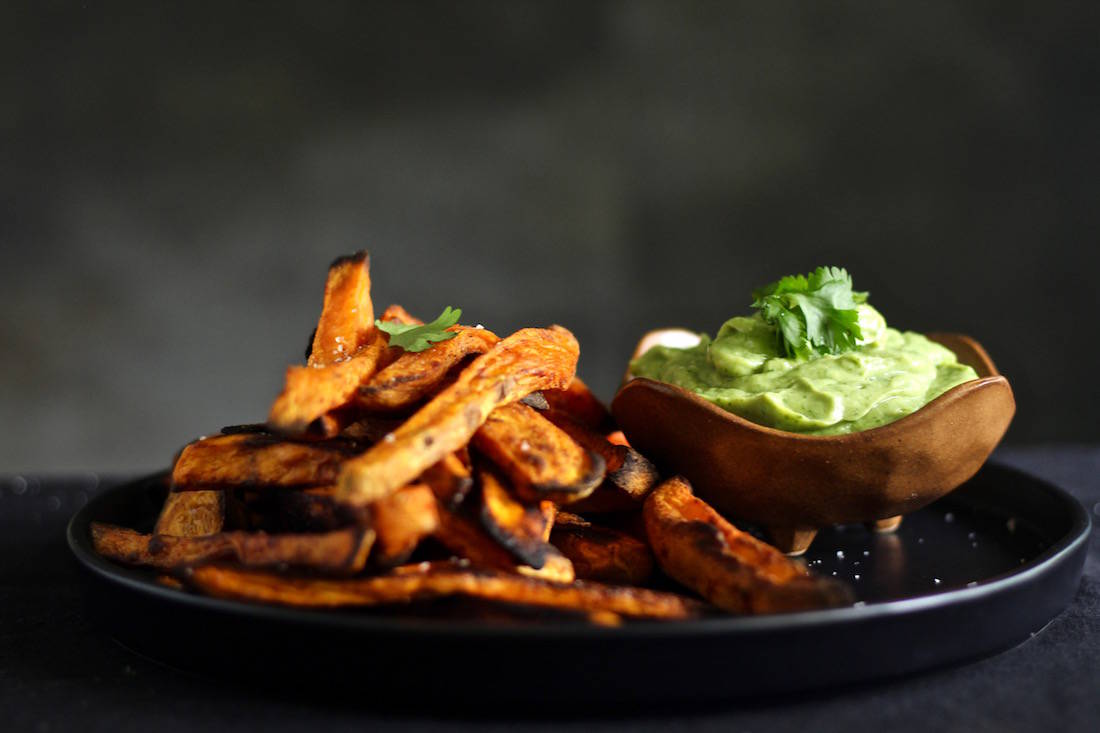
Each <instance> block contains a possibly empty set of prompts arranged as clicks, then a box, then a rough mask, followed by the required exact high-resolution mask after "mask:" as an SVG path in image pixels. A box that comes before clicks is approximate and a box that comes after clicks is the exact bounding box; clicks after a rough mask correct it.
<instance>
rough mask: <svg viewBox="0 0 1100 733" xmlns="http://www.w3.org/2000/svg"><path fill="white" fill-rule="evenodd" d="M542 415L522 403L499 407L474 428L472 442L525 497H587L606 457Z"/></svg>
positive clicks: (531, 499)
mask: <svg viewBox="0 0 1100 733" xmlns="http://www.w3.org/2000/svg"><path fill="white" fill-rule="evenodd" d="M543 414H544V413H540V412H539V411H537V410H535V409H534V408H532V407H528V406H527V405H523V404H519V403H515V404H510V405H504V406H503V407H498V408H497V409H495V410H493V412H492V414H490V415H489V419H488V420H486V421H485V424H484V425H482V426H481V427H480V428H478V430H477V432H476V433H474V438H473V443H472V445H473V447H474V448H476V449H477V451H478V452H479V453H481V454H482V455H484V456H485V457H486V458H488V459H489V460H490V461H492V462H493V463H494V464H496V465H497V466H498V467H499V468H500V470H501V472H502V473H504V475H505V476H507V477H508V479H509V481H511V483H512V485H513V486H514V487H515V490H516V492H517V493H518V494H519V495H520V496H521V497H522V498H523V499H525V500H526V501H529V502H534V501H538V500H540V499H552V500H554V501H557V502H561V503H571V502H575V501H577V500H578V499H583V498H584V497H586V496H588V495H589V494H591V493H592V491H593V489H595V488H596V487H597V486H599V484H600V481H601V480H602V479H603V477H604V468H605V466H604V461H603V459H602V458H601V457H600V455H599V454H598V453H596V452H595V451H592V450H589V449H588V448H586V447H585V446H583V445H579V444H578V443H577V441H575V440H574V439H573V438H571V437H570V436H569V435H568V433H566V432H565V431H563V430H561V429H560V428H558V427H557V426H556V425H554V423H552V422H550V421H549V420H547V419H546V418H545V417H543ZM604 442H605V443H606V442H607V441H604ZM608 445H610V443H608Z"/></svg>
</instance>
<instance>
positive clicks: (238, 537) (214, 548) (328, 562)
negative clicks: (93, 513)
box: [92, 522, 374, 574]
mask: <svg viewBox="0 0 1100 733" xmlns="http://www.w3.org/2000/svg"><path fill="white" fill-rule="evenodd" d="M373 542H374V531H373V530H371V529H368V528H362V527H349V528H347V529H342V530H337V531H335V532H328V533H326V534H265V533H263V532H257V533H249V532H221V533H219V534H213V535H207V536H205V537H172V536H167V535H147V534H141V533H139V532H135V531H134V530H132V529H126V528H125V527H116V526H114V525H110V524H102V523H100V522H93V523H92V544H93V545H94V547H95V549H96V552H98V553H99V554H100V555H103V556H104V557H107V558H110V559H112V560H115V561H117V562H121V563H125V564H127V565H138V566H141V567H150V568H157V569H160V570H171V569H175V568H181V567H184V566H187V565H195V564H200V563H206V562H212V561H214V560H234V561H236V562H238V563H240V564H241V565H245V566H260V567H265V566H282V565H289V566H294V567H303V568H310V569H313V570H318V571H323V572H329V573H341V574H344V573H355V572H358V571H360V570H362V569H363V566H364V564H365V563H366V561H367V555H368V553H369V552H370V548H371V545H372V544H373Z"/></svg>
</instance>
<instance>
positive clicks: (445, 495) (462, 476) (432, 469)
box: [420, 453, 474, 509]
mask: <svg viewBox="0 0 1100 733" xmlns="http://www.w3.org/2000/svg"><path fill="white" fill-rule="evenodd" d="M420 480H421V481H423V482H424V483H425V484H427V485H428V487H429V488H431V490H432V493H433V494H435V498H436V500H437V501H438V502H439V503H440V505H442V506H443V507H444V508H445V509H455V508H457V507H458V505H459V504H461V503H462V500H463V499H465V498H466V494H468V493H469V492H470V489H471V488H473V485H474V480H473V478H472V477H471V476H470V469H469V468H467V467H466V464H465V463H463V461H462V459H461V458H459V457H458V454H456V453H449V454H447V455H445V456H443V460H441V461H439V462H438V463H436V464H433V465H431V466H428V468H426V469H425V470H424V473H422V474H420Z"/></svg>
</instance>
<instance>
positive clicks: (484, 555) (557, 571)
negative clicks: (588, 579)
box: [433, 507, 575, 583]
mask: <svg viewBox="0 0 1100 733" xmlns="http://www.w3.org/2000/svg"><path fill="white" fill-rule="evenodd" d="M433 537H434V538H435V540H436V541H437V542H438V543H439V544H441V545H443V546H444V547H445V548H447V549H448V550H450V551H451V552H453V553H454V554H455V556H456V557H459V558H463V559H466V560H469V561H470V562H471V563H473V564H474V565H476V566H478V567H489V568H496V569H498V570H507V571H510V572H516V573H521V574H524V575H530V576H532V577H538V578H543V579H545V580H553V581H556V582H559V583H570V582H572V581H573V579H574V577H575V574H574V572H573V564H572V563H571V562H569V560H568V559H567V558H566V557H565V556H564V555H562V554H561V553H560V552H558V551H557V549H556V548H554V547H553V546H552V545H547V546H546V549H545V550H544V551H543V562H542V566H541V567H539V568H533V567H531V566H529V565H517V564H516V558H515V557H514V556H513V554H512V553H511V552H509V551H508V550H507V549H505V548H504V547H503V546H502V545H501V544H500V543H499V542H497V540H496V539H494V538H493V537H491V536H490V535H489V534H488V533H487V532H486V531H485V530H484V528H482V526H481V524H480V522H479V521H478V520H477V519H472V518H470V517H468V516H466V515H465V514H464V513H462V512H458V511H453V510H449V509H445V508H443V507H440V508H439V527H438V528H437V529H436V531H435V534H434V535H433Z"/></svg>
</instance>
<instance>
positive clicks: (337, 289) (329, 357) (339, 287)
mask: <svg viewBox="0 0 1100 733" xmlns="http://www.w3.org/2000/svg"><path fill="white" fill-rule="evenodd" d="M373 333H374V307H373V305H372V303H371V299H370V256H369V255H368V254H367V253H366V252H356V253H355V254H353V255H348V256H346V257H340V258H339V259H337V260H336V261H334V262H333V263H332V264H331V265H329V268H328V278H327V279H326V281H325V300H324V304H323V305H322V306H321V317H320V319H318V321H317V330H316V331H314V333H313V345H312V347H311V348H310V352H309V359H307V360H306V364H307V365H309V366H311V367H317V366H324V365H326V364H334V363H336V362H340V361H344V360H346V359H348V358H350V357H351V355H352V354H354V353H355V352H357V351H359V349H360V348H362V347H363V346H366V344H367V342H368V341H369V340H370V338H371V336H372V335H373Z"/></svg>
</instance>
